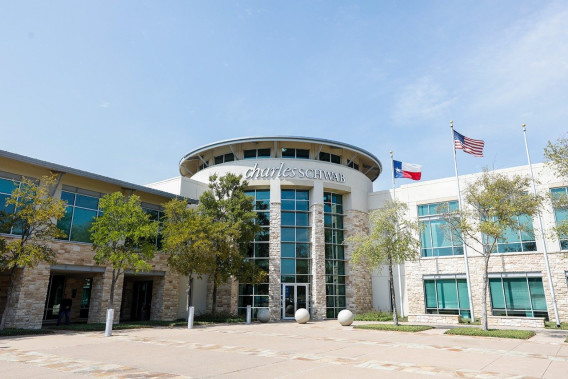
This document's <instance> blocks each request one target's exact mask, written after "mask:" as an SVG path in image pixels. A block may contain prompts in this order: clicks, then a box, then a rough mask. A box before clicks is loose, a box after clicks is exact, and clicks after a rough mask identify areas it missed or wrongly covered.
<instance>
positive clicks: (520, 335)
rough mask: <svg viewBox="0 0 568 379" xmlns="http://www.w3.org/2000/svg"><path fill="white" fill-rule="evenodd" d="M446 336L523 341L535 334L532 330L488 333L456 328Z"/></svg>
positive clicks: (490, 331)
mask: <svg viewBox="0 0 568 379" xmlns="http://www.w3.org/2000/svg"><path fill="white" fill-rule="evenodd" d="M445 334H453V335H457V336H478V337H497V338H516V339H521V340H528V339H529V338H531V337H532V336H534V335H535V332H533V331H532V330H508V329H489V330H487V331H486V330H483V329H478V328H454V329H450V330H447V331H446V333H445Z"/></svg>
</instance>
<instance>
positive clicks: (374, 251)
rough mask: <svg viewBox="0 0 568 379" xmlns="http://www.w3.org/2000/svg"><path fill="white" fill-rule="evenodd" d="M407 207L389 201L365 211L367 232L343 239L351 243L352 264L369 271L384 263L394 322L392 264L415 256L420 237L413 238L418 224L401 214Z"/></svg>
mask: <svg viewBox="0 0 568 379" xmlns="http://www.w3.org/2000/svg"><path fill="white" fill-rule="evenodd" d="M407 209H408V208H407V206H406V204H403V203H400V202H398V201H389V202H387V203H386V204H385V205H384V206H383V207H382V208H380V209H377V210H375V211H372V212H371V213H370V214H369V228H370V231H369V233H368V234H363V233H360V234H356V235H354V236H352V237H349V238H347V242H348V243H352V244H353V255H352V258H351V261H352V262H353V263H354V264H355V265H363V266H365V267H367V268H368V269H369V270H371V271H372V270H376V269H380V268H381V266H383V265H387V267H388V270H389V280H390V294H391V303H392V305H393V320H394V324H395V325H398V313H397V310H396V304H397V303H396V294H395V292H394V278H393V273H392V271H393V265H395V264H402V263H404V262H406V261H409V260H415V259H416V258H418V256H419V255H420V240H418V238H417V235H418V233H419V230H420V228H419V226H418V223H417V222H415V221H410V220H408V219H407V218H406V217H405V214H406V211H407Z"/></svg>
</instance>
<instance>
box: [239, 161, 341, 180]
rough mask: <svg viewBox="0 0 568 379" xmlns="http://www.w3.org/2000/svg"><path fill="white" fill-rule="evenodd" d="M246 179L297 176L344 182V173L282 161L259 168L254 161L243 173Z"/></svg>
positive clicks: (299, 177)
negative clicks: (291, 165)
mask: <svg viewBox="0 0 568 379" xmlns="http://www.w3.org/2000/svg"><path fill="white" fill-rule="evenodd" d="M245 178H246V179H248V180H255V179H274V178H298V179H319V180H327V181H329V182H339V183H345V175H343V174H342V173H340V172H335V171H328V170H321V169H317V168H300V167H286V166H285V165H284V162H281V163H280V166H277V167H265V168H259V167H258V163H255V164H254V166H253V167H252V168H249V169H248V170H247V171H246V173H245Z"/></svg>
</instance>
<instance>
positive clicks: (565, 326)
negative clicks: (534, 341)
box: [544, 321, 568, 330]
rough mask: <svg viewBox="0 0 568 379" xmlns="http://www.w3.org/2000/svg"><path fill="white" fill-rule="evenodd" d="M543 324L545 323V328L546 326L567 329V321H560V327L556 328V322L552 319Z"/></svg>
mask: <svg viewBox="0 0 568 379" xmlns="http://www.w3.org/2000/svg"><path fill="white" fill-rule="evenodd" d="M544 325H545V328H547V329H558V330H568V322H561V323H560V328H557V327H556V323H555V322H552V321H546V322H545V323H544Z"/></svg>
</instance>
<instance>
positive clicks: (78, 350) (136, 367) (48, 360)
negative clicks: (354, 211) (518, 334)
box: [0, 320, 568, 378]
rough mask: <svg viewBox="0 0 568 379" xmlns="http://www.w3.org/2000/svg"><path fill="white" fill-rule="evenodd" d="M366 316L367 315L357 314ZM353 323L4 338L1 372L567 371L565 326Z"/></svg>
mask: <svg viewBox="0 0 568 379" xmlns="http://www.w3.org/2000/svg"><path fill="white" fill-rule="evenodd" d="M357 323H366V322H357ZM444 331H445V329H432V330H427V331H424V332H419V333H402V332H383V331H372V330H357V329H353V328H352V327H342V326H340V325H339V323H338V322H337V321H335V320H330V321H322V322H310V323H308V324H305V325H299V324H296V323H288V322H282V323H269V324H258V323H255V324H252V325H244V324H238V325H215V326H205V327H198V328H195V329H192V330H188V329H185V328H174V329H168V328H154V329H134V330H125V331H117V332H114V335H113V336H112V337H109V338H106V337H104V336H103V333H102V332H89V333H74V332H63V333H60V334H56V335H47V336H30V337H17V338H0V370H1V371H0V372H1V373H2V374H1V375H2V376H3V377H10V378H28V377H30V376H33V377H39V376H41V377H42V378H44V377H47V378H76V377H85V376H97V377H116V378H126V377H129V378H132V377H136V378H150V377H153V378H174V377H231V378H234V377H237V378H238V377H243V378H245V377H246V378H256V377H262V378H271V377H294V378H297V377H300V378H302V377H311V378H319V377H331V378H335V377H346V376H353V377H357V378H359V377H362V378H366V377H369V378H371V377H373V378H376V377H377V376H383V377H384V376H386V377H405V378H407V377H424V376H431V375H436V376H445V377H458V376H459V377H484V378H508V377H519V376H520V377H523V376H526V377H546V378H565V377H566V373H568V343H564V342H563V341H564V339H565V338H566V337H565V336H566V334H568V332H567V331H560V332H559V331H554V330H553V331H550V332H549V331H542V330H539V331H537V335H536V336H535V337H533V338H532V339H530V340H526V341H525V340H509V339H497V338H487V337H464V336H450V335H443V334H442V333H443V332H444Z"/></svg>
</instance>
